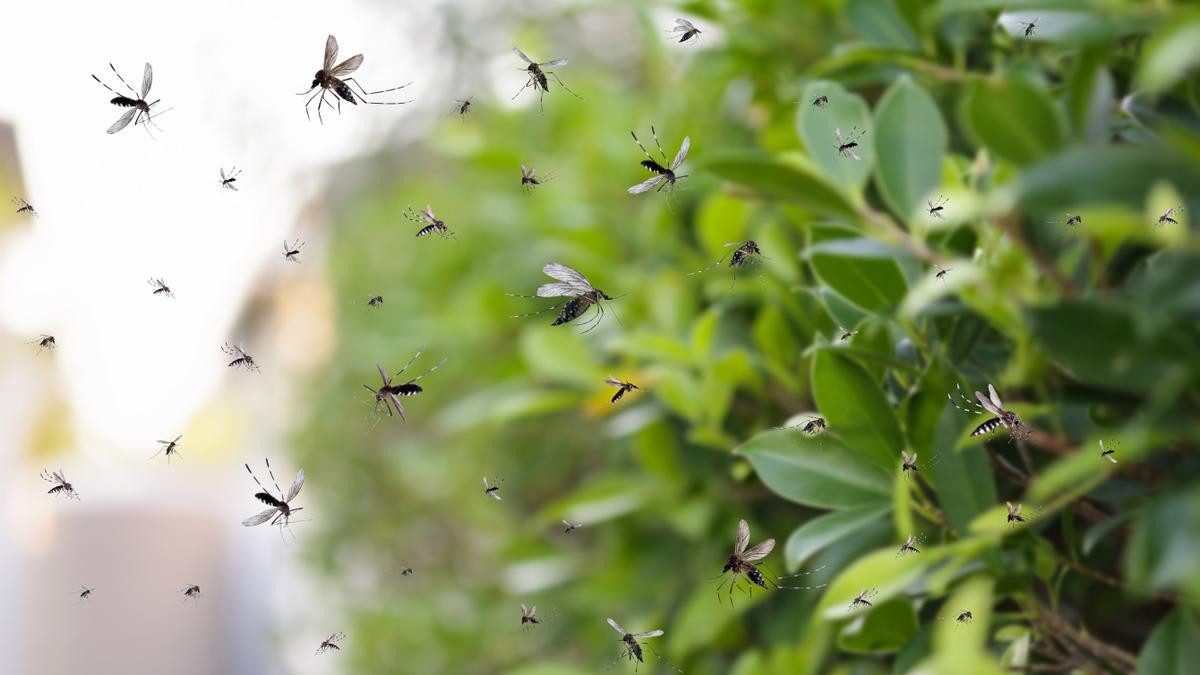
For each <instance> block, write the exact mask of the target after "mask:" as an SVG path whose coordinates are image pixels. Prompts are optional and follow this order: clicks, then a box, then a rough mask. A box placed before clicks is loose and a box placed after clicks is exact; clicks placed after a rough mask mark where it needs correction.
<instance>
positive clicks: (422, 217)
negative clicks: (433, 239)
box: [404, 204, 457, 239]
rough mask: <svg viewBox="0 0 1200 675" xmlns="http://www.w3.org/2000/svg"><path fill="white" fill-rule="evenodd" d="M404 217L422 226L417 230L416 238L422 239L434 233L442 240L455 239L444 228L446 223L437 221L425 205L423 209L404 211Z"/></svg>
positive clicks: (446, 228) (430, 207) (430, 209)
mask: <svg viewBox="0 0 1200 675" xmlns="http://www.w3.org/2000/svg"><path fill="white" fill-rule="evenodd" d="M404 217H405V218H408V219H409V220H411V221H413V222H414V223H417V224H418V225H422V226H423V227H421V229H419V230H417V236H418V237H424V236H425V235H427V234H432V233H436V234H437V235H438V236H439V237H441V238H442V239H456V238H457V237H455V236H454V233H453V232H451V231H450V228H448V227H446V221H444V220H440V219H438V217H437V216H435V215H433V207H432V206H430V205H428V204H426V205H425V208H423V209H420V210H415V209H413V207H411V206H410V207H408V208H406V209H405V210H404Z"/></svg>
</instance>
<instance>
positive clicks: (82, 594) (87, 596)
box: [75, 585, 96, 604]
mask: <svg viewBox="0 0 1200 675" xmlns="http://www.w3.org/2000/svg"><path fill="white" fill-rule="evenodd" d="M95 590H96V589H94V588H88V587H87V586H82V585H81V586H80V587H79V600H78V601H77V602H76V603H75V604H79V603H80V602H83V601H84V600H91V599H92V593H93V592H94V591H95Z"/></svg>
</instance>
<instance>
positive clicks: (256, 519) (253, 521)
mask: <svg viewBox="0 0 1200 675" xmlns="http://www.w3.org/2000/svg"><path fill="white" fill-rule="evenodd" d="M278 511H279V509H277V508H274V507H272V508H269V509H267V510H266V511H263V512H262V513H259V514H257V515H254V516H250V517H249V518H247V519H245V520H243V521H242V525H245V526H246V527H254V526H255V525H262V524H263V523H265V522H267V521H268V520H270V519H271V517H272V516H274V515H275V514H276V513H277V512H278Z"/></svg>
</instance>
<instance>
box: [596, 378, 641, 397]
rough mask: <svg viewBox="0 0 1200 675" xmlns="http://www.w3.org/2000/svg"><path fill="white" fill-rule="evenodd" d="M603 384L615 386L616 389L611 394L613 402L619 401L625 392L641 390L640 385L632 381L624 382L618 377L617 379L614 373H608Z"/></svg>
mask: <svg viewBox="0 0 1200 675" xmlns="http://www.w3.org/2000/svg"><path fill="white" fill-rule="evenodd" d="M604 384H607V385H609V386H610V387H616V388H617V391H616V392H615V393H614V394H613V395H612V402H613V403H616V402H617V401H620V400H621V397H622V396H624V395H625V394H627V393H629V392H631V391H641V387H638V386H637V385H636V384H634V383H632V382H624V381H622V380H619V379H617V376H616V375H609V376H608V379H607V380H605V381H604Z"/></svg>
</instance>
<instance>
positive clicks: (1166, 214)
mask: <svg viewBox="0 0 1200 675" xmlns="http://www.w3.org/2000/svg"><path fill="white" fill-rule="evenodd" d="M1181 213H1183V207H1182V206H1176V207H1175V208H1171V209H1167V210H1166V211H1163V214H1162V215H1161V216H1159V217H1158V222H1157V223H1155V225H1154V226H1155V227H1159V226H1160V225H1163V224H1164V223H1170V224H1172V225H1178V224H1179V221H1178V220H1175V218H1176V217H1178V216H1179V214H1181Z"/></svg>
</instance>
